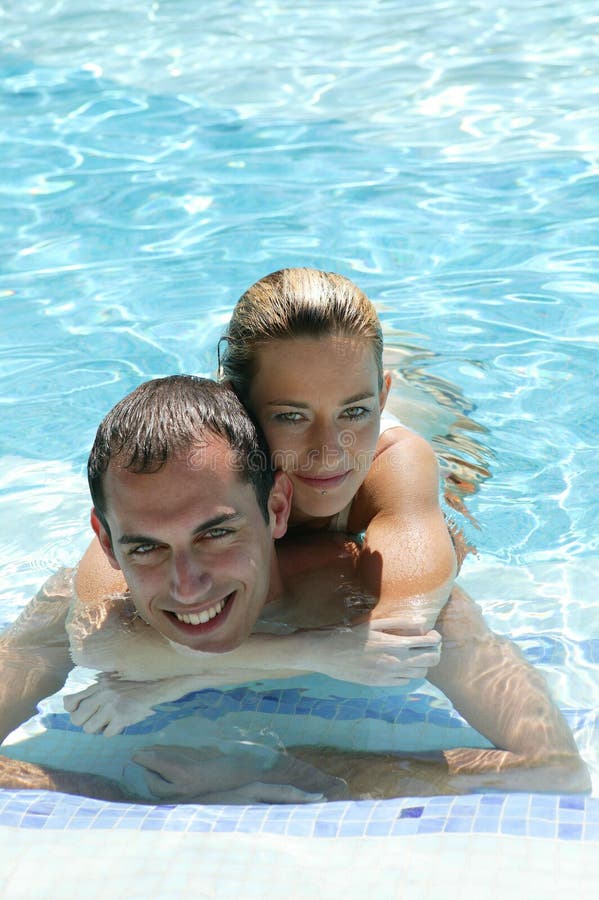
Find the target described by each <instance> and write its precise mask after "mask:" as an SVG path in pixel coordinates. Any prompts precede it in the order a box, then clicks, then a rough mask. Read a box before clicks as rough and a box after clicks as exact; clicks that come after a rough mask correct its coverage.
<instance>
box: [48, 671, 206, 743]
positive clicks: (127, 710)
mask: <svg viewBox="0 0 599 900" xmlns="http://www.w3.org/2000/svg"><path fill="white" fill-rule="evenodd" d="M200 687H201V684H199V683H198V678H197V677H196V678H194V677H193V676H191V677H181V678H164V679H161V680H160V681H124V680H123V679H121V678H119V676H118V675H114V674H106V673H102V674H101V675H98V679H97V681H96V683H95V684H92V685H90V686H89V687H87V688H85V689H84V690H83V691H78V692H77V693H76V694H70V695H69V696H67V697H65V698H64V708H65V709H66V711H67V712H68V713H70V715H71V722H72V723H73V725H77V726H79V727H81V728H83V730H84V731H85V732H87V734H98V733H99V732H102V733H103V734H104V737H114V735H115V734H119V733H120V732H121V731H122V730H123V728H126V727H127V725H135V724H136V723H137V722H142V721H143V720H144V719H146V718H147V717H148V716H149V715H151V714H152V712H153V711H154V707H155V706H158V704H159V703H167V702H168V701H169V700H177V699H178V698H179V697H183V696H184V695H185V694H187V693H189V692H190V691H192V690H194V688H195V689H196V690H197V689H199V688H200Z"/></svg>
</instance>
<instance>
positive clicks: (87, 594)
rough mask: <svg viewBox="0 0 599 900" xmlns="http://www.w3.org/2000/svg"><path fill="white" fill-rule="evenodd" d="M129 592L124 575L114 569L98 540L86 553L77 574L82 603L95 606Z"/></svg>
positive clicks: (79, 597)
mask: <svg viewBox="0 0 599 900" xmlns="http://www.w3.org/2000/svg"><path fill="white" fill-rule="evenodd" d="M126 591H127V582H126V581H125V579H124V577H123V573H122V572H120V571H118V570H117V569H113V568H112V566H111V565H110V563H109V562H108V560H107V559H106V556H105V554H104V552H103V550H102V548H101V546H100V542H99V541H98V539H97V538H94V540H93V541H92V542H91V544H90V545H89V547H88V548H87V550H86V551H85V553H84V555H83V558H82V559H81V562H80V563H79V566H78V567H77V572H76V574H75V593H76V595H77V598H78V599H79V601H80V602H81V603H85V604H93V603H96V602H100V601H104V600H105V599H106V598H107V597H115V596H122V595H123V594H124V593H125V592H126Z"/></svg>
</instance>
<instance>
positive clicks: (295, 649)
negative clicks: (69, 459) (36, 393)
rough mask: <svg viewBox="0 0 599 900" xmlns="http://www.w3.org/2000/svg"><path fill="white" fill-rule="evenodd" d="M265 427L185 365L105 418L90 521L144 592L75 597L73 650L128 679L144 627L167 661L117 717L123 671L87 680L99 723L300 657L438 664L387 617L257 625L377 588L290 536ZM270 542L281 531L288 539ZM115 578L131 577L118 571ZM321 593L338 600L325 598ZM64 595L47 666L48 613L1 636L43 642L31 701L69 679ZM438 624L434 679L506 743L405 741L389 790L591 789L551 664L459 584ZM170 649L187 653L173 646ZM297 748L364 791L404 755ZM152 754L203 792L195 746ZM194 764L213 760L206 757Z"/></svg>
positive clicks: (26, 698) (133, 674) (114, 562)
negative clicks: (111, 678)
mask: <svg viewBox="0 0 599 900" xmlns="http://www.w3.org/2000/svg"><path fill="white" fill-rule="evenodd" d="M256 441H257V438H256V435H255V433H254V432H253V429H252V426H251V423H249V420H248V419H247V416H246V415H245V413H244V411H243V409H242V407H241V406H240V405H239V404H238V402H237V400H236V399H235V398H234V396H233V395H232V394H230V393H229V392H228V391H227V390H226V389H225V388H223V387H221V386H218V385H215V384H214V383H213V382H208V381H203V380H200V379H193V378H188V377H184V376H175V377H173V378H171V379H160V380H158V381H156V382H150V383H148V384H147V385H142V386H141V387H140V388H138V389H137V391H136V392H133V394H132V395H129V397H128V398H125V400H124V401H122V402H121V404H118V405H117V407H116V408H115V410H113V411H112V413H110V414H109V416H108V417H107V419H106V420H105V421H104V423H103V425H102V426H101V427H100V429H99V431H98V436H97V438H96V444H95V446H94V450H93V451H92V454H91V457H90V486H91V490H92V496H93V499H94V513H93V515H92V524H93V526H94V530H95V531H96V534H97V535H98V538H99V541H100V544H101V547H102V550H103V552H104V554H105V556H106V558H107V559H108V560H109V562H110V564H111V566H112V567H113V569H114V570H115V571H117V572H118V573H120V572H122V573H123V575H124V576H125V578H126V585H127V586H128V589H129V592H130V602H131V605H130V606H127V604H125V605H123V603H122V602H120V601H115V600H114V598H111V599H110V598H109V599H108V600H107V601H102V602H99V603H96V602H89V603H84V606H83V610H81V607H78V608H77V609H76V610H75V612H74V616H73V622H72V623H71V632H72V641H73V644H74V647H75V658H76V659H77V660H78V661H81V662H84V663H85V664H87V665H90V664H91V665H94V666H98V667H101V668H103V669H104V670H108V671H118V672H120V673H121V674H124V675H125V676H127V677H128V678H129V679H134V678H140V677H141V678H143V677H144V660H143V659H142V660H140V659H135V644H136V641H137V639H138V638H141V637H142V636H143V638H144V647H145V650H144V655H145V661H146V668H147V661H148V659H149V658H151V660H152V664H153V671H155V669H154V663H157V668H158V670H159V671H160V668H159V667H160V665H164V667H165V668H164V670H163V674H164V676H165V677H164V678H163V679H162V680H161V681H160V682H159V683H158V686H157V688H156V690H155V686H153V685H148V684H142V685H140V684H139V683H131V682H130V683H128V684H127V683H126V684H125V685H123V683H122V682H119V689H122V690H124V691H125V710H124V712H123V713H122V717H121V718H119V716H121V710H120V708H119V707H118V706H117V705H116V704H118V703H119V702H120V700H117V701H115V699H114V698H115V696H117V697H122V691H121V694H119V693H118V691H116V683H112V684H108V685H107V684H106V682H104V683H103V684H102V685H101V686H100V687H99V688H96V687H92V688H91V689H89V690H88V691H86V692H83V694H82V695H79V696H78V697H76V698H75V700H74V701H72V702H71V704H70V708H71V709H72V710H73V715H74V720H75V721H79V723H80V724H84V726H85V728H86V730H89V731H92V732H93V731H100V730H104V732H105V733H106V734H110V733H115V732H116V731H118V730H120V728H121V727H122V726H123V723H126V722H127V721H138V720H139V719H140V718H143V716H144V715H145V714H147V712H148V709H149V707H151V705H153V704H155V703H156V702H160V701H161V700H164V699H170V698H172V697H178V696H181V695H182V694H183V693H185V692H186V691H189V690H192V689H197V687H198V686H205V685H207V684H224V683H232V682H233V683H238V682H240V681H243V680H246V679H248V678H256V677H264V676H265V674H267V673H270V674H274V675H276V676H281V675H284V674H298V672H302V671H321V672H325V673H326V674H332V675H333V676H336V677H341V678H346V679H348V680H360V679H362V680H363V681H365V682H367V683H368V682H369V681H371V682H373V683H379V684H380V683H391V682H393V680H394V679H396V678H400V679H402V680H405V679H406V678H409V677H414V676H418V675H422V674H423V673H424V671H425V670H426V668H427V667H428V666H430V665H431V664H432V663H434V661H435V653H434V647H435V638H434V637H433V636H429V637H425V638H418V639H407V638H398V637H397V636H394V635H392V634H387V633H385V632H384V631H382V630H381V631H376V630H375V627H378V628H381V629H382V628H384V627H385V626H386V625H389V624H390V623H384V622H383V623H381V622H377V623H376V626H375V625H374V623H370V624H367V625H357V626H354V627H351V628H348V627H342V628H331V629H326V630H324V631H323V630H319V631H309V632H308V631H299V632H296V633H293V634H283V635H276V634H263V633H262V634H253V633H252V631H253V629H254V628H255V626H256V623H257V622H258V621H259V618H260V616H261V614H262V615H264V614H263V610H264V607H265V603H266V612H267V613H269V612H270V610H272V609H274V610H275V611H276V613H277V614H276V615H274V616H273V615H268V616H267V618H268V619H269V620H270V621H269V622H268V627H270V628H271V629H272V628H273V627H274V626H277V627H279V628H280V626H281V625H283V624H289V622H290V623H291V624H292V625H295V626H298V625H299V626H300V627H304V628H305V627H306V626H316V625H321V624H322V623H323V622H324V624H328V625H332V624H335V623H338V622H342V623H343V624H344V625H345V626H347V624H349V622H348V615H347V613H348V610H351V609H355V608H356V605H355V600H356V596H357V597H358V603H357V609H358V611H359V612H360V613H362V614H363V613H364V607H365V602H364V601H365V599H366V601H367V600H368V598H363V597H362V596H361V594H360V586H359V584H356V583H355V580H354V579H355V568H356V567H355V566H354V564H353V563H354V557H353V555H352V553H351V552H349V550H348V546H350V545H346V544H342V545H340V544H339V540H338V539H334V540H333V542H332V543H330V542H328V541H326V540H324V539H323V537H322V536H321V537H319V538H318V539H317V542H315V541H314V540H312V539H310V540H309V541H304V542H300V543H299V544H294V545H292V544H289V545H285V544H284V543H282V542H281V541H280V539H281V538H282V536H283V534H284V532H285V527H286V521H287V515H288V512H289V504H290V490H289V485H288V482H287V480H286V478H285V476H284V475H282V474H280V473H278V474H276V475H275V476H274V477H273V475H272V473H270V470H269V466H268V465H267V464H265V461H266V460H267V455H266V451H265V448H260V445H259V444H257V443H256ZM260 463H261V464H260ZM274 539H279V545H278V547H277V550H276V551H275V549H274ZM332 562H334V566H333V565H330V563H332ZM82 571H83V572H85V571H87V572H88V576H87V580H86V579H85V578H84V577H80V579H79V583H78V585H77V587H78V593H79V595H80V597H81V596H82V598H83V600H84V601H85V600H87V599H89V600H90V601H93V600H94V598H95V597H97V596H98V595H99V596H102V595H105V594H106V581H105V578H104V576H103V575H102V574H101V573H100V574H96V575H94V573H98V571H99V570H98V569H97V567H96V568H94V566H92V567H91V568H86V566H85V565H84V566H83V567H82ZM90 573H91V574H90ZM340 575H341V576H342V580H341V582H340ZM96 577H97V578H99V581H96V582H95V583H94V579H95V578H96ZM327 582H328V583H327ZM112 588H113V589H114V591H115V592H117V593H118V592H119V591H120V592H122V589H123V582H122V580H121V577H120V574H119V575H118V577H117V579H116V580H114V581H113V583H112ZM340 588H341V589H340ZM310 596H312V597H317V598H319V601H318V606H319V608H318V609H317V610H315V611H314V610H310V609H308V610H306V608H305V607H304V606H303V605H302V604H303V601H304V600H305V599H306V597H310ZM320 598H325V600H327V601H328V602H327V603H326V604H325V606H326V608H325V611H324V613H322V610H321V609H320V606H321V602H322V601H321V600H320ZM339 598H341V603H340V599H339ZM40 603H41V601H38V604H37V606H38V609H37V612H38V613H39V606H40ZM366 605H367V604H366ZM68 607H69V605H68V604H67V607H65V606H64V603H63V609H62V611H60V612H58V613H56V614H55V615H54V617H52V615H51V614H49V613H48V611H46V614H45V621H46V623H47V624H48V625H50V626H52V627H51V628H50V631H51V632H52V631H53V634H54V636H55V638H56V640H55V646H54V650H53V652H54V658H53V661H52V659H51V657H49V656H48V655H46V656H45V659H46V661H48V660H49V659H50V663H49V664H48V663H47V662H46V663H42V664H41V666H40V664H39V645H40V644H41V643H42V641H41V640H40V639H41V637H42V635H41V633H40V632H39V629H38V632H37V634H35V633H34V632H32V630H31V613H32V612H34V611H35V610H30V612H29V614H27V610H26V612H25V614H24V615H23V616H22V617H21V619H20V620H19V622H18V623H17V625H16V627H14V628H13V630H12V631H13V633H12V635H10V634H9V635H8V637H7V638H6V639H5V646H8V647H10V646H13V647H14V646H20V647H21V649H24V648H29V651H30V652H31V648H32V646H34V647H35V648H36V652H37V654H38V656H37V659H38V668H37V669H35V670H34V671H35V672H36V675H35V677H34V678H33V680H32V682H31V683H30V684H29V685H26V686H25V687H24V688H22V689H21V691H20V699H21V701H22V705H21V714H22V711H23V709H24V708H25V707H26V705H27V703H29V704H32V703H34V702H35V699H37V697H38V696H39V690H40V687H41V686H42V685H43V687H44V688H45V689H46V691H45V692H47V688H48V687H50V688H51V689H56V687H59V686H60V684H59V683H58V681H60V683H61V681H62V678H63V677H64V670H65V666H66V665H68V657H67V656H66V641H65V640H64V638H65V633H64V632H65V621H66V614H67V611H68ZM129 611H132V612H133V616H132V618H130V619H129V620H128V629H127V630H125V631H123V628H122V622H123V615H124V614H125V615H127V613H128V612H129ZM286 616H287V619H285V617H286ZM98 625H99V626H100V627H98ZM28 626H29V627H28ZM264 627H266V625H265V622H264V621H263V622H262V628H264ZM439 628H440V631H441V634H442V636H443V641H444V646H443V652H442V655H441V662H440V663H439V665H438V666H437V667H436V668H435V669H433V670H432V671H431V672H430V673H429V678H430V680H431V681H432V683H433V684H436V685H437V686H438V687H439V688H440V689H441V690H443V691H444V693H445V694H446V695H447V696H448V697H449V699H450V700H452V701H453V702H454V705H455V706H456V708H457V709H458V710H459V711H460V712H462V714H463V715H465V717H466V718H467V719H468V721H469V722H470V724H471V725H472V726H473V727H474V728H476V729H477V730H478V731H479V732H481V733H483V734H484V735H486V736H487V737H488V738H489V739H490V740H491V742H492V743H493V744H494V745H495V746H496V747H499V748H501V749H497V750H453V751H448V752H446V753H445V754H443V755H442V756H441V757H440V758H439V759H433V760H431V759H430V758H428V757H427V758H412V759H408V760H405V759H401V758H400V757H399V756H394V757H393V763H394V764H395V766H394V771H393V772H392V773H391V774H392V779H391V780H392V783H391V784H390V786H389V793H390V795H392V794H393V793H395V794H398V793H408V792H415V791H414V787H415V786H417V787H418V788H419V792H422V780H423V779H424V780H425V781H426V782H427V783H429V782H431V781H432V782H433V783H434V787H435V790H436V791H439V790H448V791H450V792H453V791H462V790H469V789H481V788H484V787H488V786H492V787H495V788H501V787H504V788H507V789H509V788H510V787H516V788H518V787H520V788H522V787H525V788H526V789H529V790H559V791H572V790H586V789H587V788H588V776H587V774H586V770H585V767H584V765H583V763H582V761H581V760H580V757H579V756H578V752H577V750H576V747H575V744H574V741H573V739H572V736H571V734H570V733H569V731H568V728H567V726H566V725H565V723H564V721H563V719H562V718H561V716H560V714H559V712H558V710H557V709H556V708H555V706H554V705H553V703H552V702H551V699H550V697H549V695H548V692H547V689H546V687H545V685H544V683H543V681H542V679H541V678H540V676H538V674H537V673H536V672H534V670H532V669H531V667H530V666H528V665H527V664H526V663H525V661H524V660H523V659H522V658H521V657H520V655H519V653H518V652H517V650H516V649H515V647H513V645H512V644H511V643H510V642H508V641H505V640H503V639H500V638H498V637H496V636H495V635H493V634H491V632H489V630H488V629H487V628H486V626H485V624H484V622H483V620H482V617H481V616H480V614H479V612H478V610H477V609H476V607H475V606H474V604H472V602H471V601H469V599H468V598H467V597H466V596H465V595H464V594H463V592H461V591H460V590H459V589H457V588H456V589H455V590H454V592H453V594H452V597H451V600H450V602H449V603H448V605H447V607H446V609H445V610H444V612H443V613H442V615H441V617H440V620H439ZM46 630H47V629H46ZM32 634H33V639H32ZM148 638H149V639H150V640H151V648H152V649H151V654H148V650H147V647H146V644H145V642H146V641H147V639H148ZM32 640H33V643H32ZM15 641H16V642H15ZM119 641H120V642H119ZM173 647H174V648H175V649H176V648H179V649H181V648H182V649H183V651H184V652H183V653H179V654H177V653H173V652H172V648H173ZM423 647H424V649H422V648H423ZM398 648H399V649H398ZM431 648H432V650H431ZM362 650H363V651H364V652H361V651H362ZM381 650H382V652H380V651H381ZM61 654H62V655H61ZM111 654H112V656H111ZM115 654H116V656H117V658H116V659H115V658H114V657H115ZM34 655H35V654H34ZM162 659H165V660H166V662H164V663H162V662H161V660H162ZM52 662H53V664H52ZM190 672H192V673H196V674H194V675H190V674H189V673H190ZM177 675H180V676H181V677H180V678H179V677H175V676H177ZM150 688H151V689H152V692H151V693H150V691H149V689H150ZM106 690H108V695H106V693H105V692H106ZM148 695H149V699H148ZM144 696H145V698H146V699H145V700H144ZM131 697H133V701H132V702H131ZM98 698H99V699H98ZM115 710H116V714H115ZM297 753H298V755H302V756H303V757H304V759H307V760H308V762H312V763H316V765H318V760H321V759H322V761H323V768H325V770H326V771H328V772H329V773H330V774H331V775H333V776H336V777H342V778H346V777H347V778H346V780H348V781H349V792H350V796H359V790H361V788H360V785H364V783H365V779H367V778H368V772H369V771H370V772H372V773H374V772H376V771H377V767H378V769H379V770H380V767H381V765H383V766H385V765H386V769H387V770H389V768H390V767H389V759H385V758H384V757H377V756H373V755H372V754H351V756H348V754H343V753H338V752H335V751H327V752H326V753H323V751H322V750H320V749H318V750H316V749H310V748H303V749H301V750H298V751H297ZM141 762H142V763H145V764H146V765H147V768H148V769H150V770H151V771H153V772H156V773H158V775H159V776H162V782H163V783H165V782H168V783H169V784H170V785H171V787H170V788H168V790H167V794H165V795H164V796H167V795H168V796H169V797H170V798H171V799H172V798H174V797H177V798H178V799H181V798H182V797H188V799H193V798H192V797H189V796H188V793H187V792H186V790H182V787H181V786H182V784H183V782H184V781H186V780H187V782H188V781H189V773H190V771H191V772H192V771H193V761H192V758H191V757H190V756H189V753H188V754H187V755H186V756H185V758H184V762H183V763H181V764H179V763H177V761H176V760H175V762H174V763H173V759H172V754H171V755H170V756H169V755H168V754H167V757H166V758H164V757H163V758H162V759H161V758H160V757H158V758H156V756H154V757H152V758H151V759H148V757H147V755H146V757H145V758H143V759H142V760H141ZM198 765H199V767H200V768H203V767H204V766H205V761H204V760H202V759H201V760H200V761H199V763H198ZM423 767H424V768H423ZM377 778H378V776H377ZM169 791H170V793H169Z"/></svg>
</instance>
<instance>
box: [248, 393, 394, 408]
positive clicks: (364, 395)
mask: <svg viewBox="0 0 599 900" xmlns="http://www.w3.org/2000/svg"><path fill="white" fill-rule="evenodd" d="M375 396H376V395H375V394H373V393H372V391H361V392H360V393H359V394H354V395H353V396H351V397H348V398H347V399H346V400H342V401H341V403H340V404H339V406H348V405H349V404H350V403H358V401H360V400H374V398H375ZM266 406H296V407H297V408H298V409H309V408H310V404H309V403H300V402H299V401H298V400H285V399H283V398H281V399H277V400H269V401H268V402H267V403H266Z"/></svg>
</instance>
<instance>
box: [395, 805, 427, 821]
mask: <svg viewBox="0 0 599 900" xmlns="http://www.w3.org/2000/svg"><path fill="white" fill-rule="evenodd" d="M423 811H424V809H423V807H422V806H408V807H406V808H405V809H402V811H401V812H400V814H399V818H400V819H419V818H420V817H421V816H422V813H423Z"/></svg>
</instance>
